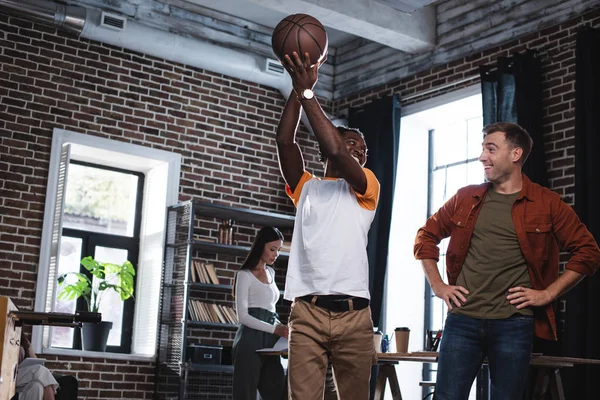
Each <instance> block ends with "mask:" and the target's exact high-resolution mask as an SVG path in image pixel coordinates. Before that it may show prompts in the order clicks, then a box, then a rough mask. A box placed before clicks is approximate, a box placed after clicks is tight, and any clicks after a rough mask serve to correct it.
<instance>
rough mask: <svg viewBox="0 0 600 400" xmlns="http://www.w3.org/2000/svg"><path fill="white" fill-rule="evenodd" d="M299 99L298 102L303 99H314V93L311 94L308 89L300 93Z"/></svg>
mask: <svg viewBox="0 0 600 400" xmlns="http://www.w3.org/2000/svg"><path fill="white" fill-rule="evenodd" d="M299 97H300V100H304V99H306V100H310V99H312V98H313V97H315V92H313V91H312V90H310V89H304V90H303V91H302V92H300V96H299Z"/></svg>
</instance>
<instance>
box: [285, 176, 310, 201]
mask: <svg viewBox="0 0 600 400" xmlns="http://www.w3.org/2000/svg"><path fill="white" fill-rule="evenodd" d="M312 178H314V176H313V175H312V174H311V173H309V172H307V171H304V173H303V174H302V176H301V177H300V180H299V181H298V184H297V185H296V189H294V191H293V192H292V189H290V186H289V185H285V193H286V194H287V195H288V196H289V198H290V199H292V202H293V203H294V206H295V207H298V201H299V200H300V194H301V193H302V187H304V184H305V183H306V182H308V181H309V180H311V179H312Z"/></svg>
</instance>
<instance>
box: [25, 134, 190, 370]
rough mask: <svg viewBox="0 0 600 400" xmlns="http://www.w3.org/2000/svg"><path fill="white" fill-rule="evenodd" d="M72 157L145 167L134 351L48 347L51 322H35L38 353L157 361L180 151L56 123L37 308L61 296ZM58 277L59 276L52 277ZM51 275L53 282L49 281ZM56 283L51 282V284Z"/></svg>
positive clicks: (137, 168) (45, 308)
mask: <svg viewBox="0 0 600 400" xmlns="http://www.w3.org/2000/svg"><path fill="white" fill-rule="evenodd" d="M70 159H72V160H81V161H87V162H92V163H95V164H100V165H108V166H112V167H117V168H122V169H127V170H131V171H136V172H142V173H144V174H145V177H146V184H145V187H144V194H143V196H144V199H143V207H142V221H141V222H142V223H141V231H140V254H139V258H138V259H139V262H138V265H137V266H136V267H137V276H136V304H135V312H134V321H133V338H132V344H131V353H130V354H118V353H108V352H107V353H104V352H92V351H83V350H73V349H64V348H52V347H49V343H50V342H49V334H50V329H49V327H47V326H45V327H42V326H34V327H33V334H32V345H33V346H34V350H35V351H36V352H37V353H42V354H58V355H75V356H86V357H98V358H109V359H127V360H132V359H135V360H140V361H143V360H154V358H155V357H156V341H157V329H158V307H159V297H160V284H161V282H160V280H161V276H162V264H163V257H164V237H165V221H166V209H167V206H170V205H173V204H176V203H177V201H178V197H179V174H180V169H181V159H182V157H181V155H180V154H177V153H174V152H169V151H164V150H158V149H153V148H150V147H145V146H140V145H136V144H131V143H126V142H120V141H115V140H110V139H105V138H101V137H97V136H91V135H85V134H82V133H76V132H71V131H67V130H63V129H58V128H55V129H54V131H53V136H52V150H51V154H50V166H49V173H48V186H47V189H46V204H45V209H44V222H43V228H42V239H41V248H40V259H39V266H38V276H37V287H36V297H35V308H34V309H35V311H39V312H50V311H52V310H51V307H52V305H53V304H54V300H55V297H56V287H57V283H56V278H55V277H56V268H57V265H56V260H57V257H58V250H59V249H60V237H61V235H62V216H63V208H64V204H63V198H64V196H63V194H64V193H65V191H66V183H67V182H66V181H65V177H66V174H67V169H68V164H69V161H70ZM53 277H54V278H53ZM49 279H52V281H53V282H49ZM50 283H51V285H50Z"/></svg>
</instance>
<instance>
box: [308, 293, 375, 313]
mask: <svg viewBox="0 0 600 400" xmlns="http://www.w3.org/2000/svg"><path fill="white" fill-rule="evenodd" d="M298 298H299V299H300V300H302V301H305V302H307V303H310V304H312V305H315V306H317V307H321V308H325V309H327V310H329V311H334V312H344V311H353V310H354V311H356V310H362V309H363V308H367V307H369V299H365V298H363V297H354V296H344V295H327V296H324V295H323V296H321V295H313V294H309V295H307V296H302V297H298Z"/></svg>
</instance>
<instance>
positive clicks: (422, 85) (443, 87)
mask: <svg viewBox="0 0 600 400" xmlns="http://www.w3.org/2000/svg"><path fill="white" fill-rule="evenodd" d="M599 26H600V10H597V9H596V10H594V11H591V12H588V13H586V14H583V15H581V16H579V17H577V18H574V19H572V20H569V21H567V22H565V23H562V24H560V25H557V26H553V27H549V28H547V29H543V30H541V31H539V32H536V33H533V34H530V35H527V36H525V37H521V38H519V39H516V40H513V41H511V42H508V43H505V44H503V45H501V46H497V47H493V48H490V49H488V50H485V51H482V52H477V53H474V54H471V55H468V56H466V57H463V58H460V59H458V60H455V61H452V62H450V63H448V64H444V65H439V66H436V67H434V68H431V69H428V70H426V71H423V72H421V73H418V74H416V75H415V76H412V77H410V78H407V79H402V80H397V81H394V82H390V83H388V84H386V85H385V86H381V87H378V88H374V89H371V90H369V91H366V92H363V93H359V94H355V95H352V96H349V97H347V98H345V99H342V100H340V101H336V102H335V103H334V104H333V108H334V113H336V114H337V115H343V114H347V113H348V109H349V108H354V107H356V108H360V107H361V106H362V105H364V104H367V103H369V102H370V101H372V100H373V99H375V98H378V97H382V96H390V95H392V94H399V95H400V100H401V104H402V105H403V106H406V105H409V104H413V103H416V102H419V101H423V100H426V99H429V98H432V97H435V96H439V95H441V94H444V93H448V92H451V91H454V90H457V89H459V88H461V87H465V86H470V85H473V84H479V82H480V80H479V77H478V75H479V66H481V65H489V64H493V63H495V61H496V60H497V59H498V58H499V57H508V56H510V55H511V54H514V53H516V52H522V51H525V50H527V49H535V50H538V51H539V57H540V59H541V63H542V74H543V77H542V89H543V95H542V104H543V129H544V147H545V153H546V164H547V170H548V179H549V185H550V187H551V189H553V190H554V191H556V192H557V193H559V194H560V195H561V196H563V199H564V200H565V201H566V202H567V203H568V204H571V205H573V204H574V202H575V199H574V191H575V187H574V185H575V176H574V173H575V158H574V156H575V137H574V135H575V35H576V33H577V32H578V31H579V30H581V29H582V28H584V27H599ZM471 77H474V78H475V79H469V78H471ZM464 80H468V82H466V83H462V84H457V85H451V84H452V83H453V82H459V81H464ZM424 92H425V93H427V94H425V95H422V96H419V95H418V94H419V93H424ZM409 96H410V100H408V101H402V98H403V97H409ZM567 260H568V256H567V255H566V254H563V255H562V257H561V261H562V262H563V263H565V262H566V261H567ZM565 307H566V305H565V303H564V300H563V302H562V304H561V306H560V307H559V310H561V309H562V310H564V309H565ZM567 310H568V309H567ZM558 329H559V339H560V334H561V332H563V333H564V329H565V327H564V314H559V315H558Z"/></svg>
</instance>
